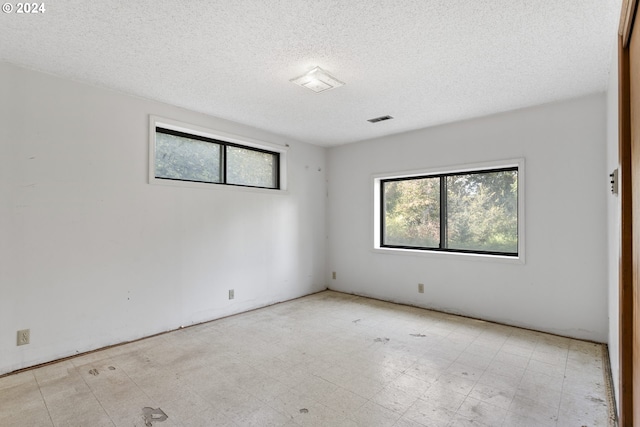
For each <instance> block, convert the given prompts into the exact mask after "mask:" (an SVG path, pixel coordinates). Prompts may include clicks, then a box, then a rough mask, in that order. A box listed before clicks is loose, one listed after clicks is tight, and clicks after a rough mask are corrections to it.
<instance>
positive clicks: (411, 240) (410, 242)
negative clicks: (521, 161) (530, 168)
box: [379, 166, 519, 256]
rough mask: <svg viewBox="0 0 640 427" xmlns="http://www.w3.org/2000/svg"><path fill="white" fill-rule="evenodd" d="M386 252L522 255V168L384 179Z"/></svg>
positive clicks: (382, 219)
mask: <svg viewBox="0 0 640 427" xmlns="http://www.w3.org/2000/svg"><path fill="white" fill-rule="evenodd" d="M379 191H380V194H379V201H380V206H379V209H380V216H379V219H380V221H379V225H380V242H379V246H380V247H381V248H400V249H418V250H431V251H445V252H447V251H448V252H467V253H479V254H490V255H506V256H518V211H519V205H518V167H517V166H512V167H504V168H499V169H483V170H473V171H468V172H455V173H440V174H425V175H419V176H415V175H412V176H405V177H394V178H388V179H380V180H379Z"/></svg>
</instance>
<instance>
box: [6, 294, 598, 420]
mask: <svg viewBox="0 0 640 427" xmlns="http://www.w3.org/2000/svg"><path fill="white" fill-rule="evenodd" d="M604 384H605V379H604V378H603V369H602V346H601V345H597V344H593V343H588V342H583V341H578V340H573V339H568V338H561V337H557V336H553V335H547V334H544V333H539V332H532V331H526V330H522V329H517V328H512V327H507V326H502V325H496V324H492V323H488V322H483V321H478V320H471V319H466V318H462V317H457V316H452V315H446V314H442V313H437V312H432V311H428V310H422V309H417V308H412V307H406V306H401V305H395V304H391V303H385V302H380V301H375V300H370V299H366V298H360V297H355V296H351V295H345V294H340V293H336V292H331V291H327V292H322V293H319V294H315V295H312V296H308V297H304V298H301V299H298V300H294V301H289V302H286V303H282V304H278V305H274V306H271V307H267V308H264V309H260V310H256V311H252V312H249V313H244V314H240V315H237V316H233V317H229V318H226V319H221V320H217V321H214V322H210V323H206V324H202V325H198V326H194V327H191V328H187V329H183V330H179V331H175V332H171V333H168V334H164V335H160V336H157V337H153V338H149V339H145V340H141V341H138V342H135V343H131V344H126V345H122V346H118V347H114V348H111V349H107V350H103V351H99V352H95V353H92V354H88V355H85V356H80V357H77V358H73V359H70V360H67V361H63V362H59V363H55V364H52V365H49V366H45V367H41V368H38V369H34V370H30V371H25V372H22V373H19V374H15V375H10V376H7V377H4V378H0V426H38V427H40V426H127V427H129V426H145V425H147V426H156V427H165V426H167V427H168V426H184V427H191V426H292V427H293V426H367V427H373V426H397V427H412V426H415V427H419V426H430V427H431V426H508V427H512V426H514V427H516V426H544V427H546V426H576V427H582V426H589V427H593V426H607V423H608V412H607V403H606V401H607V399H606V390H605V386H604ZM143 408H153V409H158V408H159V409H161V410H162V411H163V413H164V414H166V416H167V417H168V418H167V419H166V420H162V419H163V418H164V417H162V415H161V414H160V413H159V414H157V415H146V418H145V414H144V412H143Z"/></svg>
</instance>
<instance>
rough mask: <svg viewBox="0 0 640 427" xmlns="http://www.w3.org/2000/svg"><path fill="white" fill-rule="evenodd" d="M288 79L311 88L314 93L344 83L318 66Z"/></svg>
mask: <svg viewBox="0 0 640 427" xmlns="http://www.w3.org/2000/svg"><path fill="white" fill-rule="evenodd" d="M290 81H291V82H292V83H295V84H297V85H299V86H302V87H306V88H307V89H311V90H312V91H314V92H315V93H320V92H324V91H327V90H331V89H335V88H337V87H340V86H342V85H344V83H343V82H341V81H340V80H338V79H336V78H335V77H333V76H332V75H331V74H329V73H328V72H326V71H325V70H323V69H322V68H320V67H316V68H314V69H313V70H311V71H309V72H308V73H306V74H303V75H301V76H300V77H298V78H295V79H291V80H290Z"/></svg>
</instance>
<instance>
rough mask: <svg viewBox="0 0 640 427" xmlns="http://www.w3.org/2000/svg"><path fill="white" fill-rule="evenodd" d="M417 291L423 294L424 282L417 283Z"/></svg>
mask: <svg viewBox="0 0 640 427" xmlns="http://www.w3.org/2000/svg"><path fill="white" fill-rule="evenodd" d="M418 293H420V294H424V283H418Z"/></svg>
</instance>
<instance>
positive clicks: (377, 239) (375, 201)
mask: <svg viewBox="0 0 640 427" xmlns="http://www.w3.org/2000/svg"><path fill="white" fill-rule="evenodd" d="M508 167H517V168H518V255H517V256H505V255H493V254H481V253H462V252H449V251H447V252H444V251H436V250H426V249H401V248H389V247H383V246H381V245H380V244H381V240H382V236H381V229H380V224H381V221H382V218H381V215H382V214H381V209H380V202H381V200H380V190H381V188H380V187H381V185H382V184H381V183H382V181H383V180H385V179H394V178H410V177H419V176H425V175H436V174H449V173H464V172H473V171H480V170H487V169H499V168H508ZM525 176H526V174H525V161H524V158H517V159H507V160H499V161H492V162H482V163H472V164H464V165H455V166H446V167H436V168H429V169H420V170H410V171H403V172H387V173H377V174H374V175H372V178H371V179H372V183H373V186H372V187H373V192H372V201H371V202H372V203H371V205H370V206H371V207H372V209H373V217H372V231H373V232H372V240H373V241H372V250H373V252H376V253H380V254H388V255H410V256H424V257H436V258H440V259H444V258H449V259H459V260H470V261H497V262H505V263H511V264H524V263H525V248H526V245H525Z"/></svg>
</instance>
